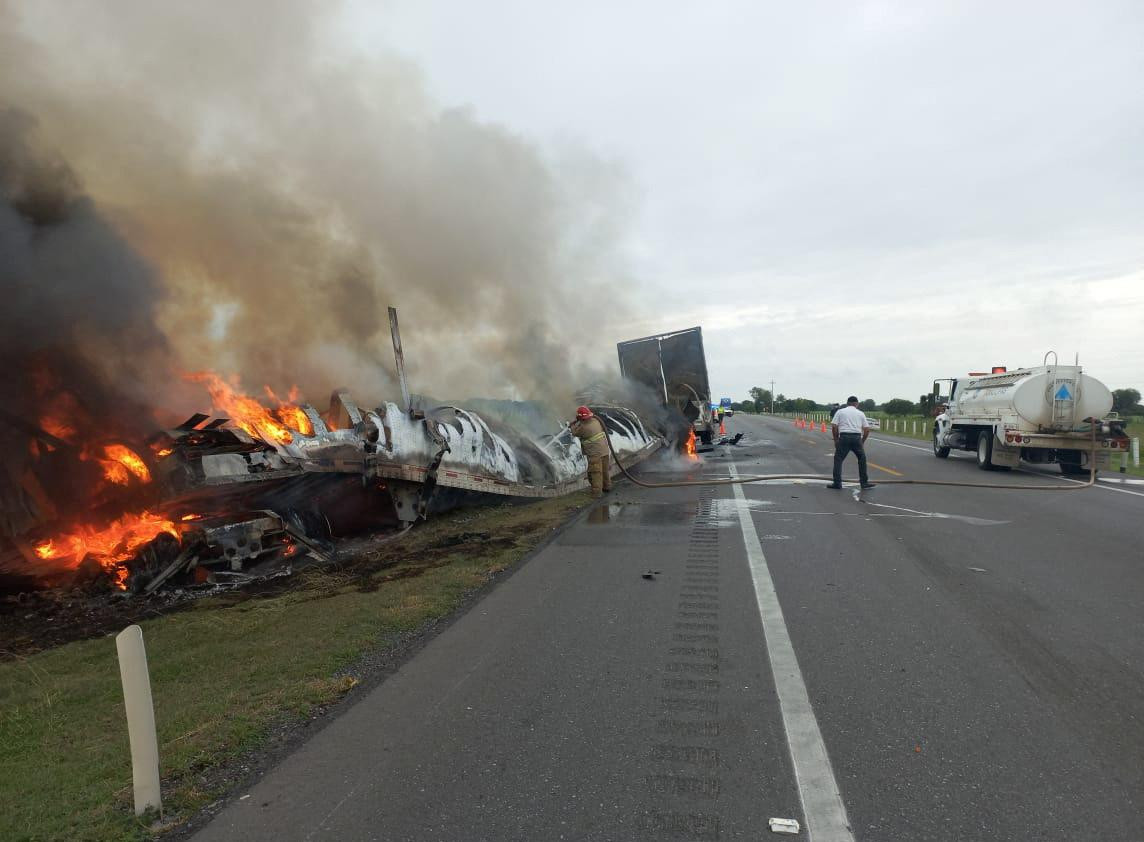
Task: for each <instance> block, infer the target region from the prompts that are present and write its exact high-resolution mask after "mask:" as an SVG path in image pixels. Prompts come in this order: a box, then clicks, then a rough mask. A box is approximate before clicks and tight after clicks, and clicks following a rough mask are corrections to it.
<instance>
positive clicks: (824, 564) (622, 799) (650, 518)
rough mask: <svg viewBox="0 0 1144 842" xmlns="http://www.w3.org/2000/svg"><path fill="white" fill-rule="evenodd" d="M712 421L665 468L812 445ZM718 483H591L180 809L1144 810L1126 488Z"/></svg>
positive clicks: (894, 836) (854, 816)
mask: <svg viewBox="0 0 1144 842" xmlns="http://www.w3.org/2000/svg"><path fill="white" fill-rule="evenodd" d="M728 426H729V428H730V429H729V432H738V431H744V432H745V433H746V436H745V437H744V440H743V441H742V443H741V444H740V445H739V446H736V447H727V448H721V449H718V450H717V451H715V452H713V453H710V454H707V455H706V458H705V459H704V460H703V461H702V463H701V464H700V465H699V466H698V467H691V468H689V469H688V470H687V471H686V478H688V479H695V478H697V477H701V476H707V477H727V476H729V475H730V473H731V472H732V470H734V471H737V472H738V473H739V474H740V475H744V476H746V475H753V474H766V473H796V472H798V473H802V472H825V471H827V470H828V469H829V465H830V453H829V451H830V445H829V435H828V434H826V435H823V434H821V433H813V434H811V433H807V432H805V431H800V430H795V429H793V428H792V427H791V425H790V424H789V422H782V421H779V420H777V419H776V420H772V419H759V418H753V417H744V416H741V415H740V416H736V417H735V418H734V419H733V421H731V422H729V425H728ZM868 452H869V454H870V461H871V463H872V467H871V474H872V475H874V476H873V478H874V479H875V480H876V479H878V477H879V476H882V477H886V478H889V477H893V476H908V477H919V478H926V477H931V478H937V479H947V480H954V481H965V482H976V481H980V480H981V478H982V477H983V476H987V477H989V478H991V479H995V480H996V481H997V482H998V483H1001V484H1015V483H1016V484H1019V483H1029V482H1038V483H1043V482H1045V481H1046V480H1045V479H1044V478H1042V477H1030V476H1028V475H1027V474H1024V473H1021V472H1012V473H1009V474H989V475H984V474H982V473H981V472H979V471H977V470H976V468H975V466H974V465H973V464H972V462H971V460H970V459H959V458H956V455H955V456H954V457H953V458H951V459H950V460H948V461H939V460H936V459H934V458H933V456H932V454H930V453H929V452H928V448H926V447H924V443H915V442H910V441H905V440H893V439H889V438H888V437H887V438H886V439H885V440H882V441H872V442H871V443H870V444H869V446H868ZM846 468H847V474H851V473H853V472H854V471H855V470H856V468H855V466H854V464H853V461H852V460H851V461H850V462H849V463H848V464H847V466H846ZM643 475H645V476H647V477H648V478H650V479H653V480H655V481H663V480H665V479H667V478H670V477H671V476H682V474H679V473H677V472H673V471H672V470H668V469H660V468H656V467H655V466H649V470H647V471H645V472H644V474H643ZM850 479H853V478H852V477H850ZM741 488H742V491H741V493H738V494H737V493H735V492H734V491H733V490H732V489H731V487H729V486H726V485H723V486H704V487H690V488H674V489H655V490H652V489H643V488H637V487H635V486H633V485H631V484H629V483H626V482H623V483H620V484H618V485H617V487H616V490H615V491H614V492H613V493H612V494H610V495H609V496H607V497H606V498H605V499H604V500H602V501H601V502H600V503H599V504H598V505H596V506H595V507H594V508H593V509H591V510H590V511H589V512H588V513H587V514H586V515H585V516H584V517H582V518H581V520H579V521H578V522H577V523H576V524H575V525H573V526H572V527H571V528H569V529H568V530H566V531H565V532H564V533H562V534H561V536H560V537H559V538H558V539H557V540H556V541H554V542H553V543H552V544H550V545H549V546H548V547H547V548H545V549H544V550H543V551H541V552H540V553H539V554H537V555H536V556H535V557H533V558H532V559H531V560H530V561H529V562H527V563H526V564H525V565H524V566H523V567H522V568H521V569H520V570H518V571H517V572H516V573H515V574H514V575H513V576H512V577H511V578H509V579H507V580H506V581H505V582H504V583H503V584H502V585H501V586H499V587H498V588H496V589H495V590H494V591H493V592H492V593H490V594H489V596H488V597H486V598H485V599H484V600H483V601H481V602H480V603H478V604H477V605H476V606H475V607H474V608H473V609H472V610H470V611H469V613H468V614H466V615H465V616H464V617H462V618H460V619H459V620H457V621H456V622H455V623H454V624H452V625H451V626H450V627H449V628H448V629H446V630H445V631H444V632H443V633H442V634H441V635H439V636H438V637H437V638H436V639H434V640H433V641H432V642H431V643H430V644H429V645H428V646H426V648H425V649H424V650H423V651H422V652H421V653H420V654H418V655H417V656H416V657H415V658H413V659H412V660H411V661H409V662H408V663H407V664H406V665H405V666H403V667H402V668H401V669H400V670H399V671H398V672H397V673H396V674H395V675H394V676H393V677H392V678H390V679H389V680H388V681H386V682H385V683H384V684H383V685H381V686H380V687H379V688H377V689H376V690H374V691H372V692H371V693H370V694H369V695H368V696H367V697H365V698H364V699H363V700H362V701H360V702H359V703H358V704H357V705H355V706H353V707H352V708H350V709H349V710H347V711H346V712H345V713H344V714H343V715H342V716H341V717H340V718H339V719H337V720H336V721H335V722H333V723H331V724H330V725H329V727H327V728H325V729H324V730H322V731H321V732H320V733H319V734H317V735H316V736H315V737H314V738H313V739H312V740H310V741H309V742H308V743H306V744H305V745H304V746H302V747H301V748H300V749H299V750H298V751H297V752H296V753H295V754H293V755H291V756H290V757H288V758H287V759H286V760H285V761H284V762H283V763H282V764H281V765H280V766H279V767H278V768H276V769H274V770H272V771H271V772H269V773H268V774H267V775H266V776H265V777H264V779H263V780H262V781H260V782H259V783H258V784H256V785H255V786H254V787H253V788H252V789H250V790H249V792H246V793H241V794H242V795H248V796H249V797H247V798H244V799H242V800H236V801H234V802H233V803H232V804H231V805H230V806H229V807H227V808H226V809H225V810H224V811H223V812H222V813H221V814H220V815H219V816H217V817H216V818H215V820H214V821H213V822H212V823H211V824H210V825H208V826H207V827H206V828H205V829H204V830H202V831H201V832H200V833H199V834H198V835H197V836H196V837H195V838H196V839H200V840H219V839H268V840H269V839H274V840H293V839H298V840H302V839H329V840H354V839H363V840H364V839H387V840H399V839H401V840H404V839H409V840H422V839H424V840H436V839H441V840H455V839H465V840H468V839H490V840H492V839H497V840H500V839H506V840H507V839H520V840H537V839H545V840H547V839H585V840H588V839H593V840H595V839H599V840H627V839H648V840H659V839H701V840H707V839H744V840H745V839H752V840H753V839H758V838H761V837H763V836H764V835H767V836H769V835H770V834H771V831H770V829H769V825H768V822H769V820H770V819H771V818H785V819H793V820H797V821H798V822H799V823H800V826H801V831H800V835H799V836H795V837H791V838H808V823H809V826H810V828H809V829H810V830H811V831H814V836H813V838H814V839H815V840H816V842H824V840H841V842H845V840H847V839H860V840H903V842H905V840H911V841H912V840H922V839H925V840H951V842H952V840H958V842H961V841H962V840H977V839H980V840H996V839H1037V840H1049V839H1054V840H1055V839H1060V840H1065V839H1069V840H1072V839H1089V838H1093V839H1096V838H1099V839H1134V838H1144V837H1142V835H1141V833H1140V831H1139V828H1140V827H1141V826H1142V822H1144V806H1142V804H1141V800H1140V799H1141V797H1142V796H1141V793H1144V768H1142V764H1141V762H1140V758H1141V757H1144V674H1142V664H1144V633H1142V632H1144V621H1142V619H1141V612H1140V610H1139V606H1140V605H1141V604H1142V602H1144V574H1142V573H1141V571H1142V569H1144V567H1142V566H1141V562H1142V561H1144V558H1142V553H1141V549H1140V543H1141V542H1140V532H1139V523H1140V518H1141V515H1142V514H1144V494H1135V495H1132V494H1126V493H1122V492H1123V490H1124V489H1123V488H1122V489H1118V491H1117V493H1112V492H1111V491H1104V490H1101V489H1089V490H1084V491H1080V492H1076V493H1061V494H1053V493H1043V492H1042V493H1036V492H1027V491H1011V490H1010V491H1001V490H989V489H955V488H937V487H911V486H898V487H895V486H890V485H885V486H879V487H878V488H876V489H874V490H872V491H869V492H861V493H857V491H856V489H853V488H852V489H851V491H847V492H843V493H839V492H836V491H831V490H828V489H826V488H824V487H823V483H822V482H818V481H805V482H804V481H784V482H779V483H766V484H763V483H760V484H750V485H745V486H742V487H741ZM764 627H765V628H766V629H767V633H766V634H764ZM800 694H801V695H800ZM796 772H797V774H796ZM840 822H842V824H840Z"/></svg>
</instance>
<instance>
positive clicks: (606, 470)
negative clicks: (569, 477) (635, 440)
mask: <svg viewBox="0 0 1144 842" xmlns="http://www.w3.org/2000/svg"><path fill="white" fill-rule="evenodd" d="M569 429H570V430H571V431H572V435H574V436H575V437H576V438H578V439H580V449H581V450H582V451H584V456H585V458H587V460H588V482H589V483H591V484H592V496H593V497H599V496H601V495H602V494H603V493H604V492H605V491H611V490H612V471H611V464H610V463H611V459H610V456H611V451H609V450H608V442H607V441H606V440H605V437H606V436H607V433H606V432H604V422H603V421H601V420H600V419H599V418H597V417H596V416H595V415H592V416H589V417H588V418H584V419H583V420H580V419H577V420H575V421H573V422H572V424H571V425H570V426H569Z"/></svg>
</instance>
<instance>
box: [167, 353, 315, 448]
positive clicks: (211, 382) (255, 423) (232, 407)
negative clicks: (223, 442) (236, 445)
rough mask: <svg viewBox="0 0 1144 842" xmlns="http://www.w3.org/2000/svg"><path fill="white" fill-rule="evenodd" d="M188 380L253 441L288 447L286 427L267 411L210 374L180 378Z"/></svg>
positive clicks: (290, 436)
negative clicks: (202, 387) (203, 388)
mask: <svg viewBox="0 0 1144 842" xmlns="http://www.w3.org/2000/svg"><path fill="white" fill-rule="evenodd" d="M184 376H185V377H186V378H187V379H188V380H191V381H194V382H196V383H202V384H204V385H205V386H206V388H207V391H208V392H210V396H211V401H212V402H213V403H214V408H215V409H216V410H217V411H219V412H223V413H226V415H228V416H229V417H230V420H231V421H233V422H234V424H235V426H237V427H239V428H240V429H242V430H245V431H246V432H247V433H248V434H250V435H251V436H254V437H255V438H260V439H264V440H267V441H273V442H277V443H278V444H290V442H292V441H294V436H293V434H292V433H291V432H290V430H289V429H287V427H286V425H285V424H283V423H282V422H281V421H279V420H278V419H277V418H275V417H274V416H273V415H271V414H270V410H268V409H267V408H266V407H264V406H263V405H262V404H260V403H259V402H258V401H256V400H255V399H254V398H252V397H250V396H249V395H244V394H243V393H242V392H240V391H238V389H237V388H236V387H235V386H232V385H231V384H229V383H227V382H226V381H225V380H223V379H222V378H221V377H219V376H218V375H217V374H215V373H214V372H211V371H200V372H197V373H195V374H187V375H184Z"/></svg>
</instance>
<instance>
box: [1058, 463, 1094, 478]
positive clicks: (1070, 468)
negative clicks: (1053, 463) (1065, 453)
mask: <svg viewBox="0 0 1144 842" xmlns="http://www.w3.org/2000/svg"><path fill="white" fill-rule="evenodd" d="M1059 464H1060V466H1061V473H1062V474H1064V475H1065V476H1067V477H1087V476H1088V468H1086V467H1084V466H1083V465H1078V464H1076V463H1075V462H1061V463H1059Z"/></svg>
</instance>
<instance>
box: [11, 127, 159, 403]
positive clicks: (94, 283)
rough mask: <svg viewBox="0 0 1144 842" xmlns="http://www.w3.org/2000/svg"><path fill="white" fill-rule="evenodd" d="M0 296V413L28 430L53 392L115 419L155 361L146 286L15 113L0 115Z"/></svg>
mask: <svg viewBox="0 0 1144 842" xmlns="http://www.w3.org/2000/svg"><path fill="white" fill-rule="evenodd" d="M0 292H2V295H3V307H0V356H2V359H3V366H2V367H0V401H2V402H3V405H4V406H5V407H6V408H7V409H8V410H9V411H11V412H17V413H19V412H21V411H27V412H29V417H30V419H32V420H34V419H35V418H36V417H37V413H36V412H35V411H34V410H35V409H37V408H45V407H44V405H45V403H50V402H52V401H53V400H57V399H59V397H60V394H61V392H62V391H63V390H65V389H66V390H67V391H68V392H70V393H71V394H73V395H75V397H76V398H78V404H79V406H78V411H79V412H81V413H83V414H86V415H102V416H104V417H106V418H109V419H114V418H120V419H122V417H123V416H124V415H126V414H128V413H127V412H125V410H126V409H128V408H129V407H128V402H129V400H130V399H129V397H128V395H127V394H125V392H130V389H129V388H125V387H129V385H130V384H132V383H138V382H139V381H140V380H141V379H146V378H148V377H149V376H151V375H152V373H153V371H154V369H153V368H151V366H154V365H155V364H160V363H162V361H163V359H164V357H165V355H166V341H165V339H164V337H163V335H162V334H161V333H160V332H159V330H158V329H157V328H156V325H155V315H156V311H157V307H158V306H159V303H160V301H161V299H162V289H161V287H160V285H159V280H158V278H157V276H156V275H155V273H154V272H153V271H152V270H151V268H150V267H149V266H148V265H147V264H146V263H145V262H144V261H143V260H142V259H141V258H140V257H139V256H138V255H137V254H136V253H135V252H134V251H133V250H132V249H131V247H130V246H129V245H128V244H127V243H126V242H125V241H124V240H123V238H122V237H121V236H120V235H119V234H118V233H117V232H116V230H115V229H114V228H113V227H112V226H111V225H109V224H108V222H107V221H106V220H105V219H104V218H103V217H102V216H101V215H100V214H99V212H98V211H97V210H96V208H95V206H94V204H93V203H92V201H91V199H90V198H88V197H87V196H86V195H84V193H83V191H82V187H81V185H80V183H79V179H78V178H77V177H76V175H75V173H74V172H73V171H72V170H71V169H69V168H68V166H67V165H66V163H64V162H63V161H62V160H61V159H60V158H59V157H58V156H56V155H54V154H53V153H52V152H51V151H50V150H46V149H44V148H42V147H40V146H39V145H38V144H37V142H36V126H35V120H34V119H33V118H32V117H31V116H30V115H28V114H27V113H25V112H21V111H18V110H15V109H7V110H3V111H0ZM140 420H141V421H144V422H146V421H150V420H151V419H147V418H143V419H140Z"/></svg>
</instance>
